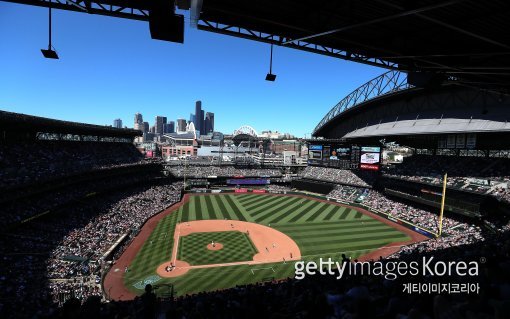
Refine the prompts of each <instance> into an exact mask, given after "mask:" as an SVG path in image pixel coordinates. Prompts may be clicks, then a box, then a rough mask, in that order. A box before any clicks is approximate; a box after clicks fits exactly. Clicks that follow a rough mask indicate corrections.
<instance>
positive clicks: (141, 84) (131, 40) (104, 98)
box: [0, 2, 384, 137]
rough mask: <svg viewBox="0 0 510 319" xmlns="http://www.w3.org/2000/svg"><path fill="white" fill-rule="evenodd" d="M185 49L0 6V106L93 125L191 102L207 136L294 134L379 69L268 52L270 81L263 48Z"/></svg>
mask: <svg viewBox="0 0 510 319" xmlns="http://www.w3.org/2000/svg"><path fill="white" fill-rule="evenodd" d="M186 23H187V24H186V32H185V42H184V44H176V43H169V42H163V41H156V40H151V38H150V34H149V26H148V23H146V22H141V21H131V20H126V19H117V18H110V17H104V16H96V15H88V14H83V13H75V12H68V11H61V10H53V46H54V47H55V48H56V49H57V51H58V53H59V56H60V60H47V59H44V58H43V57H42V55H41V52H40V49H41V48H45V47H46V46H47V42H48V34H47V32H48V31H47V25H48V10H47V9H45V8H40V7H33V6H24V5H17V4H10V3H5V2H0V39H2V40H1V42H0V109H1V110H7V111H12V112H20V113H26V114H33V115H38V116H45V117H51V118H57V119H64V120H70V121H78V122H85V123H94V124H108V125H111V124H112V123H113V119H115V118H121V119H122V120H123V121H124V125H127V126H128V127H132V126H133V117H134V113H136V112H141V113H142V114H143V116H144V120H146V121H149V123H150V124H151V125H152V124H153V122H154V117H155V116H156V115H163V116H167V117H168V118H169V120H174V119H176V118H180V117H182V118H186V119H189V114H190V113H191V112H193V111H194V103H195V101H196V100H202V105H203V108H204V109H205V110H206V111H211V112H214V113H215V121H216V129H217V130H220V131H222V132H225V133H231V132H232V131H233V130H234V129H236V128H238V127H240V126H241V125H251V126H253V127H254V128H255V129H256V130H257V131H262V130H279V131H282V132H289V133H292V134H295V135H296V136H299V137H302V136H303V135H304V134H305V133H306V134H309V133H310V132H311V131H312V130H313V128H314V127H315V125H316V124H317V123H318V122H319V121H320V119H321V118H322V117H323V116H324V115H325V114H326V112H327V111H328V110H329V109H330V108H331V107H332V106H333V105H334V104H336V103H337V102H338V101H339V100H340V99H341V98H343V97H344V96H345V95H347V94H348V93H349V92H351V91H352V90H354V89H355V88H356V87H358V86H359V85H361V84H363V83H365V82H366V81H368V80H370V79H372V78H374V77H376V76H377V75H379V74H381V73H383V72H384V70H383V69H379V68H375V67H370V66H366V65H362V64H358V63H353V62H346V61H343V60H339V59H335V58H331V57H326V56H321V55H318V54H312V53H308V52H302V51H298V50H294V49H289V48H283V47H275V48H274V57H273V73H275V74H277V79H276V82H274V83H272V82H267V81H265V80H264V78H265V75H266V73H267V72H268V70H269V48H270V47H269V45H267V44H264V43H259V42H255V41H249V40H245V39H238V38H234V37H229V36H224V35H219V34H214V33H209V32H204V31H198V30H195V29H191V28H190V27H189V23H188V22H186Z"/></svg>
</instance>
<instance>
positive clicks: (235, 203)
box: [106, 194, 409, 295]
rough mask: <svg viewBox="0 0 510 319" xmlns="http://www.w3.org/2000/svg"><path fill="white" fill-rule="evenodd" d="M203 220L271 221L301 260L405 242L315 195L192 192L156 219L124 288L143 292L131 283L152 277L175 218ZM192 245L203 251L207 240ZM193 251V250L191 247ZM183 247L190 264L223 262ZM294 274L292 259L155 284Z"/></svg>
mask: <svg viewBox="0 0 510 319" xmlns="http://www.w3.org/2000/svg"><path fill="white" fill-rule="evenodd" d="M205 219H232V220H242V221H248V222H254V223H258V224H263V225H266V226H267V225H270V226H271V227H274V228H275V229H277V230H279V231H281V232H283V233H285V234H287V235H288V236H290V237H291V238H292V239H293V240H294V241H295V242H296V243H297V244H298V245H299V247H300V250H301V255H302V259H303V260H306V261H309V260H318V259H319V258H321V257H322V258H332V259H334V260H339V259H340V255H341V254H342V253H346V254H347V255H348V256H350V257H351V258H357V257H358V256H361V255H364V254H366V253H368V252H370V251H373V250H375V249H377V248H379V247H381V246H384V245H387V244H390V243H393V242H399V241H406V240H409V237H408V236H407V235H405V234H404V233H402V232H400V231H398V230H397V229H395V228H392V227H390V226H388V225H386V224H384V223H382V222H380V221H378V220H375V219H373V218H371V217H369V216H367V215H365V214H362V213H361V212H359V211H357V210H356V209H352V208H348V207H343V206H338V205H334V204H331V203H326V202H320V201H317V200H313V199H304V198H301V197H294V196H271V195H260V194H242V195H234V194H220V195H194V196H191V197H190V200H189V202H187V203H186V204H185V205H182V206H181V207H180V208H179V209H178V210H177V211H176V212H175V213H172V214H170V215H169V216H167V217H165V218H164V219H163V220H161V221H160V222H159V223H158V225H157V227H156V228H155V229H154V231H153V233H152V234H151V236H150V238H149V240H147V242H146V243H145V244H144V245H143V247H142V249H141V250H140V252H139V253H138V254H137V256H136V257H135V260H134V261H133V264H132V265H131V267H130V271H129V272H128V274H127V275H126V276H125V280H124V281H125V284H126V287H128V288H129V289H131V290H132V291H133V292H135V293H137V294H141V293H142V292H143V291H141V290H137V289H136V288H134V287H133V284H134V283H136V282H139V281H140V280H143V279H144V278H147V277H148V276H150V275H154V274H155V269H156V267H157V266H158V265H160V264H161V263H163V262H166V261H169V260H170V258H171V257H170V254H171V250H172V245H173V240H172V234H173V230H174V228H175V224H176V222H178V221H193V220H205ZM192 235H193V234H192ZM188 236H190V235H188ZM188 236H186V237H188ZM190 240H191V237H190ZM211 240H215V241H218V242H219V241H220V240H219V239H211ZM187 241H188V240H187V239H185V240H184V243H183V245H194V244H195V243H194V242H193V241H190V242H189V243H186V242H187ZM150 242H152V244H151V243H150ZM209 243H210V241H209ZM195 245H197V246H196V247H199V246H200V247H202V248H204V249H205V245H207V243H196V244H195ZM238 245H240V244H238ZM225 248H226V247H225ZM225 248H224V249H225ZM247 248H249V245H240V246H239V249H240V250H244V249H247ZM196 249H198V248H191V251H196ZM179 250H180V251H181V249H179ZM187 250H188V247H184V250H182V251H181V253H182V254H183V256H182V257H183V258H191V259H192V260H187V261H188V262H190V263H194V262H195V263H198V264H201V263H206V264H207V263H219V262H218V260H222V259H215V258H212V259H210V261H207V259H208V258H207V256H206V255H203V256H198V255H196V254H195V256H190V257H189V256H188V255H186V254H190V253H189V252H187ZM220 251H221V250H220ZM214 253H215V252H214ZM251 254H253V253H252V252H251ZM221 258H223V257H221ZM228 258H230V257H228ZM232 258H237V257H232ZM243 258H245V257H243ZM227 260H230V259H227ZM220 262H224V261H220ZM252 270H254V271H252ZM293 274H294V265H293V263H286V264H283V263H276V264H263V265H252V266H250V265H238V266H228V267H217V268H202V269H191V270H190V271H189V272H188V273H187V274H186V275H184V276H181V277H177V278H168V279H162V280H160V281H159V282H158V283H172V284H174V287H175V292H176V294H177V295H183V294H187V293H196V292H200V291H208V290H215V289H222V288H229V287H233V286H235V285H241V284H248V283H254V282H258V281H261V280H264V279H267V278H285V277H289V276H293ZM106 289H108V287H106Z"/></svg>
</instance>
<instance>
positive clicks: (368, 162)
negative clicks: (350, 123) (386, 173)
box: [360, 146, 381, 170]
mask: <svg viewBox="0 0 510 319" xmlns="http://www.w3.org/2000/svg"><path fill="white" fill-rule="evenodd" d="M380 163H381V148H380V147H377V146H375V147H374V146H362V147H361V156H360V168H361V169H368V170H378V169H379V164H380Z"/></svg>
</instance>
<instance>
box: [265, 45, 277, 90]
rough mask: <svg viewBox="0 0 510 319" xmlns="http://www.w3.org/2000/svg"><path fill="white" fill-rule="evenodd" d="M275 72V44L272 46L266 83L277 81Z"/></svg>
mask: <svg viewBox="0 0 510 319" xmlns="http://www.w3.org/2000/svg"><path fill="white" fill-rule="evenodd" d="M272 71H273V44H271V56H270V58H269V73H268V74H267V75H266V81H271V82H274V80H276V74H273V73H272Z"/></svg>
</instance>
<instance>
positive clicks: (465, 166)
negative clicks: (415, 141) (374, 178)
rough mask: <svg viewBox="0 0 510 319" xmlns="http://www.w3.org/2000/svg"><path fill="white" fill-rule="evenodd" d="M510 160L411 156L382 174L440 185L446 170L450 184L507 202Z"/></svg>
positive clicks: (508, 198) (509, 198) (509, 195)
mask: <svg viewBox="0 0 510 319" xmlns="http://www.w3.org/2000/svg"><path fill="white" fill-rule="evenodd" d="M509 167H510V159H505V158H492V157H491V158H486V157H457V156H430V155H414V156H411V157H407V158H405V159H404V161H403V163H402V164H398V165H394V166H391V167H389V168H388V169H387V170H385V171H384V175H386V176H390V177H394V178H400V179H406V180H411V181H417V182H423V183H429V184H436V185H440V184H442V183H443V175H444V174H445V173H448V180H447V184H448V186H449V187H453V188H457V189H462V190H468V191H472V192H476V193H480V194H491V195H494V196H496V197H497V198H499V199H501V200H504V201H508V202H510V188H509V186H510V185H509V183H510V170H509V169H508V168H509Z"/></svg>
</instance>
